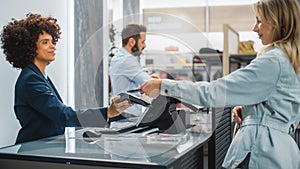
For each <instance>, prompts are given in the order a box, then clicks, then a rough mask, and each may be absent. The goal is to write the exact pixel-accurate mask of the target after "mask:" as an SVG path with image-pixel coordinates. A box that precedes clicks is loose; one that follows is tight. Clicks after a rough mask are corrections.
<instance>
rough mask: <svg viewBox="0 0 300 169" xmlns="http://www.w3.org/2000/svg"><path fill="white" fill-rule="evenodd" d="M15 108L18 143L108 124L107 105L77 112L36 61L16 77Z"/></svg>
mask: <svg viewBox="0 0 300 169" xmlns="http://www.w3.org/2000/svg"><path fill="white" fill-rule="evenodd" d="M14 111H15V114H16V117H17V119H18V120H19V122H20V125H21V129H20V131H19V133H18V136H17V140H16V144H17V143H22V142H26V141H31V140H36V139H40V138H44V137H50V136H55V135H59V134H63V133H64V129H65V127H83V126H88V127H103V126H106V125H108V124H107V108H95V109H88V110H77V111H74V110H73V109H72V108H71V107H69V106H66V105H65V104H64V103H63V101H62V99H61V97H60V96H59V93H58V92H57V90H56V88H55V87H54V85H53V83H52V82H51V80H50V78H47V79H46V77H45V76H44V75H43V74H42V72H41V71H40V70H39V69H38V67H37V66H36V65H34V64H30V65H28V66H27V67H25V68H23V69H22V71H21V73H20V75H19V77H18V79H17V82H16V85H15V105H14Z"/></svg>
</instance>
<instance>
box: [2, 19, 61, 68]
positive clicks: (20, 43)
mask: <svg viewBox="0 0 300 169" xmlns="http://www.w3.org/2000/svg"><path fill="white" fill-rule="evenodd" d="M56 22H57V19H55V18H53V17H42V15H40V14H32V13H28V14H27V15H26V18H25V19H21V20H16V19H14V18H12V21H11V22H9V23H8V24H7V25H6V26H4V27H3V30H2V32H1V48H2V49H3V53H4V54H5V55H6V60H7V61H8V62H9V63H10V64H12V66H13V67H15V68H21V69H22V68H24V67H26V66H27V65H29V64H31V63H32V62H33V59H34V57H36V55H37V53H36V50H37V45H36V42H37V41H38V38H39V35H42V34H44V32H46V33H48V34H50V35H51V36H52V39H53V40H52V43H53V44H56V43H57V41H58V39H59V38H60V34H61V31H60V26H59V25H58V24H57V23H56Z"/></svg>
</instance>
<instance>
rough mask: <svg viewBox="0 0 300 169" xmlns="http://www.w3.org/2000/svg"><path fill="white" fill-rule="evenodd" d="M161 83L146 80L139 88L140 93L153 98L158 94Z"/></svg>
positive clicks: (156, 80) (155, 80) (158, 80)
mask: <svg viewBox="0 0 300 169" xmlns="http://www.w3.org/2000/svg"><path fill="white" fill-rule="evenodd" d="M161 83H162V80H161V79H153V80H148V81H146V82H145V83H143V84H142V85H141V86H140V87H139V89H140V92H141V93H142V94H146V95H147V96H150V97H152V98H155V97H157V96H158V95H159V94H160V87H161Z"/></svg>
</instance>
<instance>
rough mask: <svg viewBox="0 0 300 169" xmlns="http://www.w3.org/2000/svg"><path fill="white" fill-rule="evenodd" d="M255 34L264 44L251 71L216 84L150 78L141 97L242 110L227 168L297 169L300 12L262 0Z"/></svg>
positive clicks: (278, 0)
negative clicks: (165, 96) (165, 98)
mask: <svg viewBox="0 0 300 169" xmlns="http://www.w3.org/2000/svg"><path fill="white" fill-rule="evenodd" d="M253 9H254V12H255V14H256V23H255V25H254V28H253V31H254V32H256V33H257V34H258V37H259V39H261V42H262V43H263V44H264V45H265V47H264V48H263V49H261V51H260V52H259V55H258V57H256V58H255V59H254V60H253V61H252V62H251V63H250V64H249V65H248V66H247V67H245V68H242V69H239V70H237V71H235V72H233V73H231V74H229V75H228V76H225V77H223V78H220V79H218V80H216V81H212V82H211V83H208V82H198V83H192V82H187V81H172V80H160V79H159V80H150V81H148V82H146V83H144V84H143V85H141V86H140V90H141V91H142V92H143V93H146V94H147V95H151V96H157V94H162V95H167V96H171V97H175V98H177V99H180V100H182V101H184V102H189V103H193V104H198V105H202V106H237V105H241V106H242V110H241V111H242V123H241V128H240V130H239V131H238V132H237V134H236V135H235V137H234V139H233V141H232V143H231V145H230V148H229V150H228V152H227V155H226V157H225V160H224V162H223V167H225V168H237V167H239V166H240V167H241V168H243V169H244V168H251V169H267V168H270V169H271V168H272V169H283V168H287V169H296V168H297V169H299V168H300V151H299V148H298V146H297V144H296V142H295V141H294V140H293V138H292V137H291V136H290V134H293V133H294V131H295V128H296V126H297V124H298V123H299V120H300V69H299V66H300V9H299V5H298V3H297V2H296V1H295V0H260V1H258V2H257V3H255V4H254V6H253Z"/></svg>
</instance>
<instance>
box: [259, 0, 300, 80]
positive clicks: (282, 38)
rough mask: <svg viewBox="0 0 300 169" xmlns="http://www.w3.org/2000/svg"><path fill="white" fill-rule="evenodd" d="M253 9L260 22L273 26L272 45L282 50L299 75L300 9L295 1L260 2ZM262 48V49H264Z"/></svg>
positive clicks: (271, 0) (275, 0)
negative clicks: (260, 19)
mask: <svg viewBox="0 0 300 169" xmlns="http://www.w3.org/2000/svg"><path fill="white" fill-rule="evenodd" d="M253 9H254V10H255V12H256V13H257V14H258V15H259V16H260V17H261V18H262V22H266V23H272V24H273V26H274V32H273V38H272V43H271V44H268V45H267V46H266V48H268V47H271V46H275V47H278V48H280V49H282V50H283V51H284V52H285V53H286V55H287V57H288V58H289V60H290V62H291V64H292V65H293V68H294V70H295V72H296V73H297V74H298V75H300V70H299V67H300V8H299V4H298V3H297V1H296V0H260V1H258V2H257V3H255V4H254V6H253ZM266 48H264V49H266Z"/></svg>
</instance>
